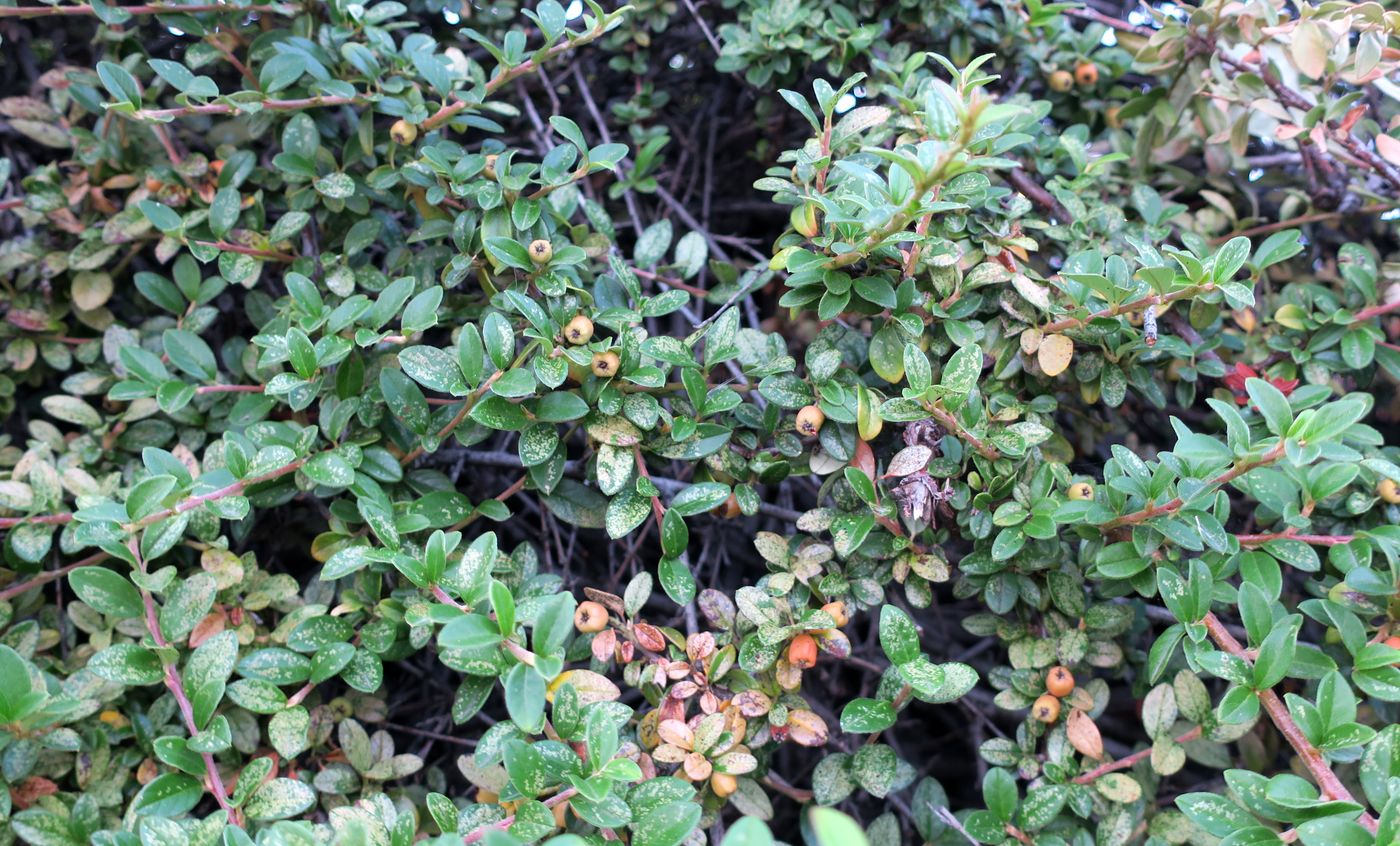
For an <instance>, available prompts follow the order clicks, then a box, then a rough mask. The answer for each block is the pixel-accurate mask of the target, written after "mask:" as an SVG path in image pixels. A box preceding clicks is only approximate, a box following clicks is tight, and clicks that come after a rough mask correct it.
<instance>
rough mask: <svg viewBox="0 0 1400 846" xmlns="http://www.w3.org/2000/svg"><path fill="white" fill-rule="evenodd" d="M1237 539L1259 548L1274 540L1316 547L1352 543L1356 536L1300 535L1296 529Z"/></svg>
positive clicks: (1246, 544)
mask: <svg viewBox="0 0 1400 846" xmlns="http://www.w3.org/2000/svg"><path fill="white" fill-rule="evenodd" d="M1235 537H1236V538H1238V539H1239V542H1240V546H1259V545H1260V544H1265V543H1268V542H1269V541H1273V540H1296V541H1302V542H1303V543H1310V544H1313V545H1314V546H1341V545H1342V544H1347V543H1351V542H1352V541H1353V540H1354V539H1355V538H1356V536H1355V535H1300V534H1298V532H1297V531H1296V530H1294V529H1288V530H1286V531H1282V532H1269V533H1267V534H1262V535H1235Z"/></svg>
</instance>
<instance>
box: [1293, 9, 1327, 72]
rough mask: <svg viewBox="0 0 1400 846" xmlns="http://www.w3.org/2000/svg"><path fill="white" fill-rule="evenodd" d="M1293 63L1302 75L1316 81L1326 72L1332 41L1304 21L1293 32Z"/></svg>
mask: <svg viewBox="0 0 1400 846" xmlns="http://www.w3.org/2000/svg"><path fill="white" fill-rule="evenodd" d="M1292 50H1293V63H1294V64H1296V65H1297V66H1298V70H1300V71H1302V72H1303V73H1304V74H1306V75H1308V76H1309V77H1312V78H1313V79H1317V78H1319V77H1321V76H1322V75H1323V74H1324V73H1326V72H1327V54H1328V52H1330V51H1331V50H1332V39H1331V37H1330V36H1329V35H1328V34H1327V32H1326V31H1325V30H1323V28H1322V27H1320V26H1318V25H1317V24H1316V23H1313V22H1312V21H1304V22H1303V23H1301V24H1299V25H1298V28H1297V29H1296V30H1294V31H1293V46H1292Z"/></svg>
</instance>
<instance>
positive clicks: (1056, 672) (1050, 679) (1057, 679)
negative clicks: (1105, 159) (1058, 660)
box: [1045, 667, 1074, 696]
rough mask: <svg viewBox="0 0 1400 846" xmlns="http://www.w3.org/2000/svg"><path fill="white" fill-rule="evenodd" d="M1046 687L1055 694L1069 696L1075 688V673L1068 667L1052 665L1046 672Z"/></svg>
mask: <svg viewBox="0 0 1400 846" xmlns="http://www.w3.org/2000/svg"><path fill="white" fill-rule="evenodd" d="M1045 689H1046V690H1048V691H1050V693H1051V694H1052V695H1054V696H1068V695H1069V692H1070V691H1071V690H1074V674H1073V673H1071V672H1070V671H1069V668H1068V667H1051V668H1050V672H1048V673H1046V674H1045Z"/></svg>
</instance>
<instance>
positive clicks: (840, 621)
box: [822, 599, 851, 628]
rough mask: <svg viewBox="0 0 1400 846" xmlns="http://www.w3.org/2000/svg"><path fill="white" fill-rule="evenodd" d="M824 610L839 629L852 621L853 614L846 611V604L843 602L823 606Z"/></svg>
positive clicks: (837, 601) (838, 601)
mask: <svg viewBox="0 0 1400 846" xmlns="http://www.w3.org/2000/svg"><path fill="white" fill-rule="evenodd" d="M822 610H823V611H825V612H826V613H827V616H829V617H831V621H832V622H833V623H835V624H836V627H837V628H840V627H842V626H844V625H846V624H847V623H849V622H850V621H851V614H850V612H849V611H848V610H846V603H844V602H842V601H841V600H839V599H838V600H836V601H835V602H828V603H827V604H825V605H823V606H822Z"/></svg>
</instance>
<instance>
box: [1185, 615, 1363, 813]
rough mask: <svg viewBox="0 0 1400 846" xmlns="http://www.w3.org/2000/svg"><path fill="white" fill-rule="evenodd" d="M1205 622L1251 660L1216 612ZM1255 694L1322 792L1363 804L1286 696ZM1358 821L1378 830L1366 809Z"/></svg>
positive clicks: (1232, 650) (1215, 636) (1221, 641)
mask: <svg viewBox="0 0 1400 846" xmlns="http://www.w3.org/2000/svg"><path fill="white" fill-rule="evenodd" d="M1205 625H1206V631H1207V632H1208V633H1209V634H1210V639H1211V640H1213V641H1215V643H1216V645H1217V646H1219V647H1220V648H1221V649H1222V650H1224V651H1225V652H1228V653H1229V654H1231V655H1234V656H1235V657H1237V658H1239V659H1240V660H1242V661H1248V660H1249V659H1248V658H1247V657H1245V649H1244V647H1243V646H1241V645H1240V642H1239V641H1238V640H1235V636H1234V635H1232V634H1230V632H1229V631H1228V630H1227V629H1226V628H1225V626H1224V625H1222V624H1221V622H1220V619H1219V618H1218V617H1216V616H1215V614H1214V613H1207V614H1206V616H1205ZM1255 693H1257V694H1258V696H1259V704H1260V705H1262V706H1263V707H1264V712H1265V713H1266V714H1268V715H1269V719H1270V720H1272V721H1273V723H1274V726H1275V727H1276V728H1277V729H1278V730H1279V733H1280V734H1282V735H1283V738H1284V740H1287V741H1288V745H1289V746H1292V747H1293V751H1294V752H1296V753H1298V758H1299V760H1301V761H1302V762H1303V765H1304V766H1305V767H1307V769H1308V772H1309V773H1311V774H1312V777H1313V781H1315V782H1317V786H1318V789H1320V790H1321V791H1322V795H1323V796H1324V797H1325V798H1328V799H1335V800H1337V801H1341V802H1353V803H1356V804H1358V805H1359V804H1360V803H1359V802H1357V801H1356V798H1355V797H1353V796H1352V795H1351V791H1350V790H1347V788H1346V785H1344V784H1342V780H1341V779H1339V778H1337V774H1336V773H1334V772H1332V768H1331V767H1329V766H1328V765H1327V759H1326V758H1325V757H1324V756H1323V754H1322V753H1321V752H1320V751H1318V749H1317V747H1316V746H1313V745H1312V742H1311V741H1309V740H1308V738H1307V735H1305V734H1303V730H1302V729H1300V728H1299V727H1298V724H1297V723H1295V722H1294V721H1293V715H1292V714H1290V713H1289V712H1288V707H1287V706H1286V705H1284V704H1283V700H1282V699H1279V696H1278V694H1277V693H1274V691H1273V688H1266V689H1264V690H1259V691H1255ZM1357 822H1359V823H1360V824H1361V826H1362V827H1363V828H1365V829H1366V830H1367V831H1369V832H1371V833H1372V834H1375V833H1376V818H1375V817H1373V816H1371V815H1370V814H1368V813H1366V812H1365V811H1363V812H1362V813H1361V816H1360V817H1359V818H1358V819H1357Z"/></svg>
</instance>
